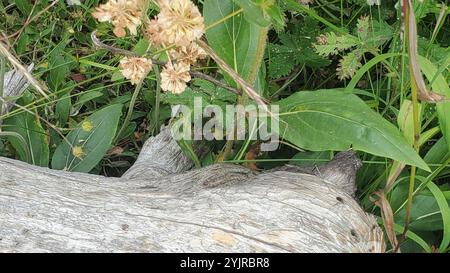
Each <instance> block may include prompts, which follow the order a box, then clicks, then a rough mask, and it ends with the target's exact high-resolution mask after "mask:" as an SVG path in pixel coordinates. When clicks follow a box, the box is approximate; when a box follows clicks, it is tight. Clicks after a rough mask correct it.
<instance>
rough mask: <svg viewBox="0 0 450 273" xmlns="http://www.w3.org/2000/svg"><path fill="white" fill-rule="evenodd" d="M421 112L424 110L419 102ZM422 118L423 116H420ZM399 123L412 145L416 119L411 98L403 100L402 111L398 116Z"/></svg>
mask: <svg viewBox="0 0 450 273" xmlns="http://www.w3.org/2000/svg"><path fill="white" fill-rule="evenodd" d="M418 106H419V114H420V113H421V112H422V111H421V110H422V105H421V104H419V105H418ZM419 120H421V118H419ZM397 124H398V127H399V128H400V130H401V131H402V133H403V135H404V136H405V138H406V140H407V141H408V143H409V144H410V145H411V146H412V145H413V143H414V120H413V105H412V102H411V101H410V100H406V99H405V100H403V104H402V106H401V107H400V111H399V113H398V116H397Z"/></svg>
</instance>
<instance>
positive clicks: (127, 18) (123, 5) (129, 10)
mask: <svg viewBox="0 0 450 273" xmlns="http://www.w3.org/2000/svg"><path fill="white" fill-rule="evenodd" d="M145 2H146V0H135V1H132V0H109V1H108V2H107V3H106V4H103V5H100V6H99V7H97V8H96V10H95V12H93V13H92V16H93V17H94V18H96V19H97V20H98V21H100V22H110V23H112V24H113V26H114V31H113V32H114V34H115V35H116V36H117V37H124V36H125V35H126V31H125V29H126V28H128V30H129V31H130V33H131V34H132V35H136V34H137V27H139V26H140V25H141V23H142V20H141V19H142V13H143V10H144V8H145V6H146V3H145Z"/></svg>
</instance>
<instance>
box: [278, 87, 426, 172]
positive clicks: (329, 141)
mask: <svg viewBox="0 0 450 273" xmlns="http://www.w3.org/2000/svg"><path fill="white" fill-rule="evenodd" d="M278 104H279V106H280V119H281V120H280V136H281V137H283V138H284V139H287V140H288V141H290V142H292V143H293V144H295V145H297V146H299V147H300V148H304V149H308V150H312V151H326V150H334V151H344V150H347V149H349V148H350V147H353V149H355V150H361V151H364V152H367V153H371V154H374V155H378V156H383V157H387V158H391V159H394V160H397V161H400V162H404V163H406V164H409V165H414V166H417V167H419V168H422V169H424V170H427V171H429V170H430V169H429V167H428V166H427V164H426V163H425V162H424V161H423V160H422V159H421V158H420V156H419V155H418V154H417V153H416V152H415V151H414V150H413V149H412V148H411V147H410V145H409V144H408V142H407V141H406V140H405V138H404V137H403V136H402V135H401V133H400V132H399V130H398V129H397V128H396V127H395V126H394V125H392V124H391V123H390V122H388V121H387V120H385V119H384V118H382V117H381V116H380V115H379V114H377V113H375V112H374V111H372V110H371V109H370V108H369V107H368V106H367V105H366V104H365V103H364V101H362V100H361V99H360V98H359V97H357V96H356V95H353V94H346V93H344V92H342V91H340V90H333V89H330V90H319V91H312V92H308V91H305V92H297V93H295V94H293V95H291V96H290V97H288V98H286V99H283V100H281V101H279V103H278Z"/></svg>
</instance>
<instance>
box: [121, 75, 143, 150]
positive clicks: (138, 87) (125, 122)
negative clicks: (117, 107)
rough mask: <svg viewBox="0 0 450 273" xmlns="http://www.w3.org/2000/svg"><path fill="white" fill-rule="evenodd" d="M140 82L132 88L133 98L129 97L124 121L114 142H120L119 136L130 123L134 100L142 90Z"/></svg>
mask: <svg viewBox="0 0 450 273" xmlns="http://www.w3.org/2000/svg"><path fill="white" fill-rule="evenodd" d="M142 82H143V81H140V82H139V83H138V84H137V85H136V87H135V88H134V92H133V96H132V97H131V101H130V105H129V106H128V112H127V115H126V116H125V120H124V121H123V124H122V127H120V130H119V132H118V133H117V135H116V139H115V141H118V140H120V139H119V137H120V135H121V134H122V133H123V131H125V129H126V128H127V127H128V124H129V123H130V120H131V115H132V114H133V110H134V105H135V104H136V100H137V97H138V95H139V91H140V90H141V88H142Z"/></svg>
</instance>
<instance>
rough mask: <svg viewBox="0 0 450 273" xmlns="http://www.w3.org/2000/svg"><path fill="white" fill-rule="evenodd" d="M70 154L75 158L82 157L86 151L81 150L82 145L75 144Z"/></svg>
mask: <svg viewBox="0 0 450 273" xmlns="http://www.w3.org/2000/svg"><path fill="white" fill-rule="evenodd" d="M72 155H73V156H74V157H76V158H80V159H81V158H82V157H83V156H85V155H86V153H85V152H84V151H83V147H80V146H75V147H73V148H72Z"/></svg>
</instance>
